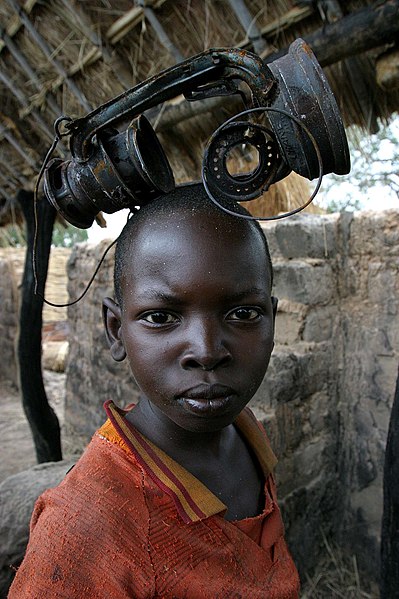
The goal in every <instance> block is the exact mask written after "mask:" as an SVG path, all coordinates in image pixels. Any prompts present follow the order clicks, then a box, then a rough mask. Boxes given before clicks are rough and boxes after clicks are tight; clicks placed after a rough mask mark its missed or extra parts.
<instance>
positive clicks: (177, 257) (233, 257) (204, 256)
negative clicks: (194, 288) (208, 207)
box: [124, 210, 270, 278]
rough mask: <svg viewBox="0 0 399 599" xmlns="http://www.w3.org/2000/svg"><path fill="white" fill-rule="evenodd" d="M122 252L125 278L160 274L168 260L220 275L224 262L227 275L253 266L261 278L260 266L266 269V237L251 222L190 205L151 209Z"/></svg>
mask: <svg viewBox="0 0 399 599" xmlns="http://www.w3.org/2000/svg"><path fill="white" fill-rule="evenodd" d="M126 258H127V260H126V262H127V263H126V262H125V266H126V267H127V271H128V272H125V275H127V276H128V278H130V276H131V275H132V274H134V276H137V275H138V274H139V273H141V275H146V276H147V275H149V274H150V272H151V273H152V275H153V276H156V275H157V273H159V275H162V272H163V271H164V270H165V268H167V266H168V267H170V266H171V267H172V269H173V268H176V269H179V268H182V269H183V270H184V268H185V267H186V266H187V265H188V264H190V263H191V264H193V262H194V263H197V264H202V265H203V267H204V268H205V269H208V270H209V271H213V272H215V273H216V272H219V273H220V277H221V278H224V275H225V273H224V269H225V268H226V267H227V266H230V267H231V268H230V276H231V272H232V269H234V268H237V269H238V270H240V271H242V272H241V276H245V275H249V274H250V273H252V274H254V273H255V271H257V272H258V273H260V276H261V277H262V278H265V269H266V271H268V270H269V268H268V261H267V258H266V247H265V242H264V240H263V239H262V234H261V232H259V231H257V230H256V229H255V227H254V226H253V225H250V224H249V223H247V222H246V221H244V220H239V219H236V218H235V217H229V216H227V217H225V216H224V213H221V214H218V213H207V212H205V211H195V210H185V211H176V212H172V213H169V214H165V213H163V214H160V215H157V216H154V215H152V216H151V217H148V218H146V219H144V220H142V221H141V222H140V223H137V226H136V227H134V230H132V231H131V233H130V243H129V252H128V256H126ZM132 271H134V272H132ZM244 271H245V272H244ZM226 274H227V273H226ZM268 274H269V275H270V273H268ZM124 278H125V277H124ZM267 278H269V277H267Z"/></svg>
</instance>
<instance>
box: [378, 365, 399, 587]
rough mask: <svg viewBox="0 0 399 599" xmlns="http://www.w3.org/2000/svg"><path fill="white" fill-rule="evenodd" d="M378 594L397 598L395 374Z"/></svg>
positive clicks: (398, 407)
mask: <svg viewBox="0 0 399 599" xmlns="http://www.w3.org/2000/svg"><path fill="white" fill-rule="evenodd" d="M380 593H381V599H398V598H399V372H398V379H397V382H396V390H395V397H394V401H393V406H392V412H391V418H390V422H389V429H388V438H387V445H386V450H385V465H384V512H383V516H382V530H381V583H380Z"/></svg>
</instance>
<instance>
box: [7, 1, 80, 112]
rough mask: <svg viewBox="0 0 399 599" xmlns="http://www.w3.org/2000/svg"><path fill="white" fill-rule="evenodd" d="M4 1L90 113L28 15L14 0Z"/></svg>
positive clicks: (76, 88) (78, 91)
mask: <svg viewBox="0 0 399 599" xmlns="http://www.w3.org/2000/svg"><path fill="white" fill-rule="evenodd" d="M6 1H7V3H8V4H9V5H10V6H11V7H12V8H13V9H14V10H15V12H16V13H17V14H18V16H19V18H20V19H21V21H22V23H23V25H24V27H25V29H26V30H27V31H28V33H29V35H30V36H31V37H32V39H33V40H34V41H35V42H36V44H37V45H38V46H39V48H40V49H41V51H42V52H43V54H44V55H45V56H46V58H47V60H48V61H49V62H50V64H51V65H52V66H53V67H54V69H55V70H56V71H57V72H58V73H59V75H61V77H62V78H63V79H64V82H65V84H66V85H67V86H68V87H69V89H70V90H71V92H72V93H73V95H74V96H75V97H76V99H77V100H78V102H79V103H80V104H81V106H83V108H84V109H85V110H87V111H88V112H90V110H91V106H90V104H89V102H88V101H87V99H86V97H85V95H84V94H83V93H82V92H81V91H80V89H79V88H78V87H77V86H76V84H75V83H74V82H73V81H72V80H71V79H70V78H69V77H68V73H67V72H66V70H65V69H64V67H63V66H62V64H61V63H60V62H59V61H58V60H56V59H55V58H54V57H53V51H52V50H51V48H50V46H49V45H48V44H47V42H46V41H45V40H44V38H43V37H42V36H41V35H40V33H39V32H38V31H37V29H35V27H34V26H33V24H32V23H31V21H30V19H29V17H28V15H27V14H26V13H25V12H24V10H23V9H22V8H21V7H20V6H19V5H18V3H17V2H16V0H6Z"/></svg>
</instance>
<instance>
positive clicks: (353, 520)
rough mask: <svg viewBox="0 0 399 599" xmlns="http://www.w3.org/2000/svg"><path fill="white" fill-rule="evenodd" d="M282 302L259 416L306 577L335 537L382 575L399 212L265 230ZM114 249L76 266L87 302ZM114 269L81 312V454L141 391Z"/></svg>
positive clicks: (74, 312) (313, 219)
mask: <svg viewBox="0 0 399 599" xmlns="http://www.w3.org/2000/svg"><path fill="white" fill-rule="evenodd" d="M265 230H266V233H267V236H268V239H269V245H270V249H271V254H272V258H273V262H274V270H275V285H274V294H275V295H276V296H277V297H278V298H279V311H278V317H277V324H276V347H275V350H274V352H273V356H272V359H271V362H270V366H269V370H268V373H267V376H266V378H265V380H264V382H263V383H262V385H261V387H260V389H259V390H258V392H257V394H256V396H255V397H254V399H253V400H252V407H253V409H254V411H255V412H256V414H257V416H258V418H259V419H260V420H262V421H263V422H264V423H265V425H266V427H267V429H268V432H269V435H270V437H271V440H272V444H273V447H274V448H275V451H276V453H277V455H278V457H279V459H280V462H279V465H278V467H277V472H276V474H277V479H278V484H279V495H280V499H281V504H282V506H283V509H284V512H285V521H286V525H287V536H288V539H289V542H290V546H291V548H292V551H293V553H294V556H295V559H296V561H297V563H298V565H299V567H300V569H301V571H302V572H304V571H305V570H309V568H311V567H312V566H314V565H315V563H316V561H317V558H318V556H319V554H320V551H321V549H322V544H323V541H322V537H323V534H326V535H327V537H329V538H334V539H335V540H336V542H338V543H341V544H345V545H349V547H348V548H349V549H350V550H351V551H354V552H356V555H357V559H358V561H359V562H360V563H363V564H365V565H369V564H370V562H372V563H373V564H374V565H375V568H374V571H375V572H376V573H377V572H378V556H379V551H378V543H379V530H380V519H381V511H382V486H381V482H382V465H383V457H384V446H385V440H386V434H387V428H388V421H389V413H390V405H391V402H392V398H393V393H394V387H395V380H396V371H397V365H398V361H399V320H398V307H399V293H398V291H399V289H398V286H399V276H398V275H399V273H398V270H399V244H398V241H399V211H389V212H385V213H355V214H354V215H352V214H342V215H327V216H314V215H299V216H296V217H294V218H291V219H288V220H285V221H284V220H283V221H280V222H278V223H273V224H268V225H267V226H266V227H265ZM104 249H105V245H102V246H101V247H93V246H87V245H82V246H79V247H77V248H76V249H75V251H74V254H73V258H72V260H71V262H70V293H71V295H72V296H73V297H75V296H76V295H77V294H78V293H79V292H80V291H81V290H82V289H83V287H84V283H85V282H86V281H87V280H88V279H89V277H90V276H91V274H92V272H93V271H94V268H95V265H96V263H97V261H98V259H99V257H100V254H101V253H102V251H103V250H104ZM111 265H112V256H111V255H110V256H109V257H108V258H107V260H106V263H105V264H104V266H103V267H102V269H101V271H100V274H99V277H98V279H97V281H96V282H95V284H94V286H93V289H92V290H91V291H90V292H89V293H88V295H87V297H86V299H85V300H84V301H83V302H81V303H79V304H77V305H76V306H74V307H72V308H70V310H69V318H70V326H71V340H70V341H71V350H70V358H69V366H68V376H67V400H66V402H67V403H66V422H67V426H68V431H69V435H71V438H72V439H73V441H74V443H75V444H76V445H80V446H82V445H83V444H84V443H85V442H87V440H88V439H89V437H90V435H91V433H92V432H93V431H94V429H95V428H96V427H97V426H98V425H99V424H100V423H101V422H102V420H103V413H102V410H101V404H102V403H103V401H105V400H106V399H108V398H112V399H115V400H116V401H117V402H118V403H121V404H122V405H123V404H126V403H130V402H131V401H134V399H135V398H136V396H137V391H136V389H135V387H134V385H133V384H132V383H131V381H130V375H129V370H128V367H127V365H126V364H125V363H122V364H117V363H115V362H113V361H112V360H111V358H110V357H109V354H108V348H107V345H106V342H105V338H104V334H103V328H102V323H101V300H102V297H103V296H104V295H112V272H111Z"/></svg>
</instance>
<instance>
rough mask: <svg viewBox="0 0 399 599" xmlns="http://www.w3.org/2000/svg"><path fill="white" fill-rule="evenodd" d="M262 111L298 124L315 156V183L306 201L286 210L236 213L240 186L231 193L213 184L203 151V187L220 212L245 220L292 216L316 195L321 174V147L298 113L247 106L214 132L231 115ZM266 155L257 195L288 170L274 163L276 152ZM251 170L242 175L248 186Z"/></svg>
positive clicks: (276, 218) (237, 116)
mask: <svg viewBox="0 0 399 599" xmlns="http://www.w3.org/2000/svg"><path fill="white" fill-rule="evenodd" d="M263 111H264V112H267V113H268V114H269V115H270V114H273V113H275V114H277V115H280V116H283V117H285V118H288V119H289V120H290V121H293V122H294V123H295V124H296V126H297V127H298V129H299V130H300V131H301V132H303V133H305V134H306V135H307V137H308V138H309V141H310V143H311V144H312V146H313V149H314V151H315V154H316V157H317V163H318V178H317V183H316V187H315V188H314V190H313V193H312V194H311V196H310V197H309V198H308V199H307V201H306V202H304V203H303V204H302V205H301V206H299V207H298V208H295V209H294V210H291V211H290V212H285V213H279V214H276V215H274V216H251V215H249V214H248V215H246V214H240V213H239V212H237V210H236V209H235V207H236V206H238V204H237V201H243V200H245V197H244V195H241V197H240V189H239V188H237V189H233V193H231V190H229V192H228V193H226V191H225V190H223V189H221V188H219V187H217V186H216V185H215V182H214V177H213V176H210V171H209V163H208V161H207V159H206V156H207V155H206V153H205V158H204V161H203V164H202V181H203V184H204V188H205V190H206V192H207V194H208V196H209V199H210V200H211V201H212V202H213V203H214V204H215V205H216V206H217V207H218V208H220V209H221V210H223V211H224V212H227V214H231V215H232V216H238V217H239V218H244V219H245V220H262V221H266V220H278V219H281V218H286V217H287V216H292V215H294V214H297V213H298V212H301V210H303V209H304V208H306V206H309V204H310V203H311V202H313V200H314V198H315V197H316V195H317V193H318V191H319V189H320V185H321V181H322V179H323V174H324V170H323V159H322V152H321V149H320V147H319V145H318V143H317V141H316V139H315V137H314V135H313V134H312V132H311V131H310V130H309V129H308V127H307V126H306V125H305V124H304V123H303V122H302V121H301V120H300V119H299V118H298V117H296V116H294V115H292V114H290V113H289V112H287V111H286V110H282V109H281V108H274V107H273V108H272V107H266V106H264V107H262V106H260V107H257V108H250V109H249V110H244V111H243V112H240V113H239V114H237V115H236V116H233V117H232V118H230V119H228V120H227V121H226V122H225V123H224V124H223V125H222V126H221V127H219V129H218V131H217V133H218V134H219V131H220V130H222V129H223V127H228V126H229V125H230V124H231V123H234V120H235V119H238V118H242V117H243V116H247V115H249V114H251V113H255V112H263ZM252 125H254V124H253V123H252ZM258 126H259V125H258ZM263 129H264V128H263ZM270 158H271V164H270V165H267V166H268V169H266V170H265V171H264V172H263V177H264V185H263V188H261V187H260V188H259V190H258V191H259V193H258V194H257V196H259V195H260V194H261V193H262V191H265V190H267V189H268V186H269V185H270V184H271V183H273V182H276V181H278V180H280V179H281V178H283V177H285V176H287V174H288V173H289V172H290V171H289V170H288V171H287V170H284V167H283V168H281V167H282V166H283V164H282V163H280V164H279V165H278V164H277V160H278V158H279V156H278V154H276V155H275V156H274V157H273V155H272V156H270ZM273 160H274V161H275V165H274V168H273V166H272V163H273ZM256 171H257V169H256V170H255V171H254V173H256ZM274 173H275V178H274V179H273V174H274ZM252 174H253V173H251V174H249V176H247V177H246V184H247V186H248V187H249V186H250V185H251V182H252V180H251V177H252ZM256 182H257V184H259V183H261V182H262V171H260V177H259V178H258V179H257V181H256ZM257 196H255V197H257Z"/></svg>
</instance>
